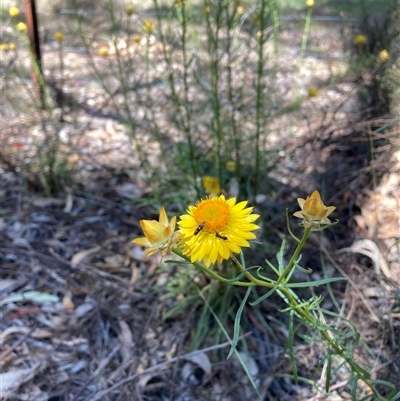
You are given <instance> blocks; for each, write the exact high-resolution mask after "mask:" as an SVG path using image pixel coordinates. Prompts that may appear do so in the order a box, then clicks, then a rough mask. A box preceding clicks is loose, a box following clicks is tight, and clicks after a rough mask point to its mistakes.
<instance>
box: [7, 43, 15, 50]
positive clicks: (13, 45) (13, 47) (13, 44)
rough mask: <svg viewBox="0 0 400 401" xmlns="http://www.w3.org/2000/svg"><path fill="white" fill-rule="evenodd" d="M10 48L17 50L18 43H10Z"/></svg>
mask: <svg viewBox="0 0 400 401" xmlns="http://www.w3.org/2000/svg"><path fill="white" fill-rule="evenodd" d="M8 48H9V49H10V50H15V49H16V48H17V46H16V44H15V43H12V42H11V43H10V44H9V45H8Z"/></svg>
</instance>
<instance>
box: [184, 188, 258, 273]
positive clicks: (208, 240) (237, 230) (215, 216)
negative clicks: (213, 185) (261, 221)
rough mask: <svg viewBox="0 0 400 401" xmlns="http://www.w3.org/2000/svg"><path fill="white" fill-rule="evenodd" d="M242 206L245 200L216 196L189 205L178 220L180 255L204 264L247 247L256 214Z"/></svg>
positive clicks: (219, 260) (252, 237)
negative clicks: (185, 212)
mask: <svg viewBox="0 0 400 401" xmlns="http://www.w3.org/2000/svg"><path fill="white" fill-rule="evenodd" d="M246 205H247V201H243V202H239V203H238V204H236V198H231V199H228V200H225V197H224V195H220V196H215V197H213V198H206V199H202V200H201V201H200V202H198V203H197V204H196V205H195V206H189V208H188V210H187V214H184V215H182V216H181V220H180V222H179V223H178V225H179V232H180V233H181V243H182V244H183V247H184V248H183V254H184V255H187V256H190V260H191V261H192V262H195V261H203V263H204V264H205V265H206V266H207V267H208V266H210V265H211V264H212V263H215V262H216V261H218V262H222V260H224V259H229V258H230V257H231V255H232V254H233V253H239V252H240V248H241V247H249V246H250V244H249V242H248V240H251V239H254V238H256V236H255V235H254V234H253V233H252V231H254V230H257V229H258V228H259V227H258V226H257V225H256V224H253V222H254V221H256V220H257V219H258V218H259V217H260V216H259V215H258V214H252V211H253V208H252V207H246Z"/></svg>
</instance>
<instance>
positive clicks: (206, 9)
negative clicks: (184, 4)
mask: <svg viewBox="0 0 400 401" xmlns="http://www.w3.org/2000/svg"><path fill="white" fill-rule="evenodd" d="M204 12H205V13H206V14H210V13H211V7H210V6H205V7H204Z"/></svg>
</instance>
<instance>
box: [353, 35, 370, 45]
mask: <svg viewBox="0 0 400 401" xmlns="http://www.w3.org/2000/svg"><path fill="white" fill-rule="evenodd" d="M353 43H354V44H355V45H359V46H360V45H364V44H365V43H367V37H366V36H365V35H357V36H356V37H355V38H354V39H353Z"/></svg>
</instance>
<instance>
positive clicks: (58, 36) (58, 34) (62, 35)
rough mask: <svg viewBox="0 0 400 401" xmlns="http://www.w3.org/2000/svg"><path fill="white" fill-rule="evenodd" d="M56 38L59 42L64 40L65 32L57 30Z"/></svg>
mask: <svg viewBox="0 0 400 401" xmlns="http://www.w3.org/2000/svg"><path fill="white" fill-rule="evenodd" d="M54 39H55V40H58V41H59V42H61V41H63V40H64V34H63V33H62V32H56V33H55V34H54Z"/></svg>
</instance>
